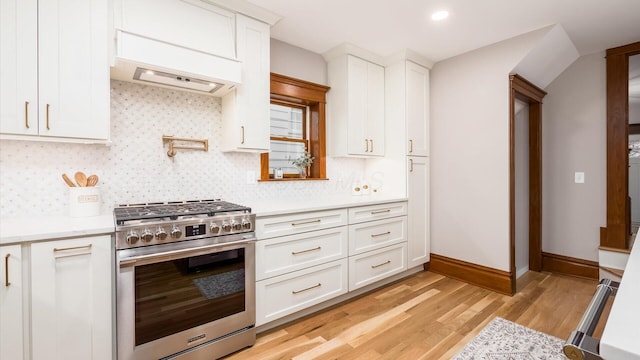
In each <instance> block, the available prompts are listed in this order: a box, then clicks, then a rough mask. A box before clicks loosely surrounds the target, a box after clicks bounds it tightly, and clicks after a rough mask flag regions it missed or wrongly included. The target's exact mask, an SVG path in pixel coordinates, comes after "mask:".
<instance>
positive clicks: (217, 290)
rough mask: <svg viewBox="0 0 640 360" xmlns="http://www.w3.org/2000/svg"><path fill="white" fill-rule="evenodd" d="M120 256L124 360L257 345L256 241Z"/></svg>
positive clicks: (212, 354) (206, 355)
mask: <svg viewBox="0 0 640 360" xmlns="http://www.w3.org/2000/svg"><path fill="white" fill-rule="evenodd" d="M229 236H235V237H236V239H231V241H230V239H227V240H226V242H224V243H221V244H220V243H216V244H212V243H211V242H210V241H208V239H206V238H205V239H199V240H194V241H186V242H177V243H169V244H162V245H156V246H151V247H139V248H132V249H125V250H118V251H117V252H116V261H117V264H116V272H117V274H116V276H117V277H116V283H117V290H116V291H117V310H116V314H117V315H116V317H117V319H116V320H117V341H118V344H117V347H118V359H120V360H134V359H135V360H138V359H180V360H187V359H189V360H190V359H215V358H218V357H221V356H224V355H227V354H229V353H230V352H233V351H236V350H237V349H241V348H243V347H247V346H251V345H253V344H254V343H255V338H256V335H255V328H254V324H255V265H254V254H255V237H254V236H253V234H249V236H248V235H247V234H237V235H229Z"/></svg>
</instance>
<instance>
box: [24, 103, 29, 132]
mask: <svg viewBox="0 0 640 360" xmlns="http://www.w3.org/2000/svg"><path fill="white" fill-rule="evenodd" d="M24 126H25V127H26V128H27V129H28V128H29V102H28V101H25V102H24Z"/></svg>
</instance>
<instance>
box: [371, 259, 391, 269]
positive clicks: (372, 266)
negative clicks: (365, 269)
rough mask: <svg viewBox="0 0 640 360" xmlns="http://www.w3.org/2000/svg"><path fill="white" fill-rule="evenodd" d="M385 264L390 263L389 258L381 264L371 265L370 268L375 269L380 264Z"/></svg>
mask: <svg viewBox="0 0 640 360" xmlns="http://www.w3.org/2000/svg"><path fill="white" fill-rule="evenodd" d="M387 264H391V260H387V261H385V262H383V263H382V264H378V265H371V268H372V269H375V268H379V267H380V266H383V265H387Z"/></svg>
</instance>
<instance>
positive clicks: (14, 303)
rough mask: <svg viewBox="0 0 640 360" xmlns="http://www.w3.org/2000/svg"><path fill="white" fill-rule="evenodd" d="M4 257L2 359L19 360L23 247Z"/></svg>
mask: <svg viewBox="0 0 640 360" xmlns="http://www.w3.org/2000/svg"><path fill="white" fill-rule="evenodd" d="M3 10H4V8H3ZM0 260H2V270H0V276H1V277H0V319H2V321H0V359H16V360H18V359H22V358H23V338H22V335H23V319H22V249H21V246H20V245H8V246H0Z"/></svg>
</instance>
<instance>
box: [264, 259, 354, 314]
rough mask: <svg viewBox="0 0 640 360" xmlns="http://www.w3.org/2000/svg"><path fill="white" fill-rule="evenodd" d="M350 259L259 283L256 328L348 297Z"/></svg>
mask: <svg viewBox="0 0 640 360" xmlns="http://www.w3.org/2000/svg"><path fill="white" fill-rule="evenodd" d="M347 291H348V287H347V259H340V260H336V261H332V262H329V263H326V264H321V265H317V266H313V267H310V268H307V269H304V270H299V271H296V272H292V273H289V274H285V275H281V276H276V277H273V278H270V279H266V280H262V281H258V282H256V298H257V299H259V301H257V302H256V303H257V307H256V326H260V325H262V324H265V323H268V322H270V321H273V320H276V319H279V318H281V317H283V316H285V315H289V314H293V313H294V312H296V311H300V310H303V309H306V308H308V307H310V306H313V305H316V304H319V303H321V302H323V301H326V300H329V299H332V298H334V297H336V296H339V295H342V294H345V293H347Z"/></svg>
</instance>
